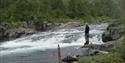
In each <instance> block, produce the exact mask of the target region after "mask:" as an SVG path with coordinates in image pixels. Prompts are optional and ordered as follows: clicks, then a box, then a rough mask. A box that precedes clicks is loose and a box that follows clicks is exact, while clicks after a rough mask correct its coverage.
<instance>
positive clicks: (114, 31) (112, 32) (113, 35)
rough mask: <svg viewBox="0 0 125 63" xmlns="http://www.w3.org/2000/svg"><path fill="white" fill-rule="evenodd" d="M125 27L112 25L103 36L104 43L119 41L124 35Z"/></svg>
mask: <svg viewBox="0 0 125 63" xmlns="http://www.w3.org/2000/svg"><path fill="white" fill-rule="evenodd" d="M124 29H125V26H124V25H122V24H110V25H109V26H108V28H107V30H106V31H105V32H104V33H103V34H102V41H103V42H108V41H113V40H117V39H119V38H120V37H121V36H122V35H123V33H124Z"/></svg>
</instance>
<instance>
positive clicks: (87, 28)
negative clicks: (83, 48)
mask: <svg viewBox="0 0 125 63" xmlns="http://www.w3.org/2000/svg"><path fill="white" fill-rule="evenodd" d="M89 29H90V28H89V26H88V24H87V23H86V26H85V41H86V42H85V44H84V45H88V44H89Z"/></svg>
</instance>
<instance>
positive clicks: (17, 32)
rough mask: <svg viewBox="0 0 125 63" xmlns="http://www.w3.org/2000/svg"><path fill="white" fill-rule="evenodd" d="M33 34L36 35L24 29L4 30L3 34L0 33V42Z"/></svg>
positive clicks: (32, 31)
mask: <svg viewBox="0 0 125 63" xmlns="http://www.w3.org/2000/svg"><path fill="white" fill-rule="evenodd" d="M34 33H36V31H35V30H33V29H25V28H18V29H10V30H5V31H4V32H1V33H0V41H7V40H13V39H16V38H20V37H24V36H27V35H31V34H34Z"/></svg>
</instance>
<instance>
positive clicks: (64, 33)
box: [0, 23, 108, 55]
mask: <svg viewBox="0 0 125 63" xmlns="http://www.w3.org/2000/svg"><path fill="white" fill-rule="evenodd" d="M89 26H90V43H92V44H103V42H102V39H101V34H102V33H103V32H104V31H105V29H106V27H107V26H108V24H107V23H103V24H95V25H89ZM84 28H85V27H84V26H81V27H75V28H68V29H67V28H66V29H60V30H56V31H49V32H41V33H38V34H34V35H31V36H27V37H23V38H18V39H16V40H12V41H7V42H4V43H2V44H1V45H0V55H7V54H15V53H25V52H31V51H34V50H43V51H44V50H47V49H55V48H57V45H58V44H59V45H60V46H61V47H69V46H83V45H84V43H85V38H84Z"/></svg>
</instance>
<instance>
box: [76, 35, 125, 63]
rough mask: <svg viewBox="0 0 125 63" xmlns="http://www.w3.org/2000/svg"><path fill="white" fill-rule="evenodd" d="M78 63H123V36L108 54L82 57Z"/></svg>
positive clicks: (124, 52)
mask: <svg viewBox="0 0 125 63" xmlns="http://www.w3.org/2000/svg"><path fill="white" fill-rule="evenodd" d="M78 63H125V36H124V37H123V38H122V39H119V40H118V41H117V46H116V48H115V49H114V50H112V52H110V53H109V54H98V55H95V56H82V57H81V58H80V60H79V62H78Z"/></svg>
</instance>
